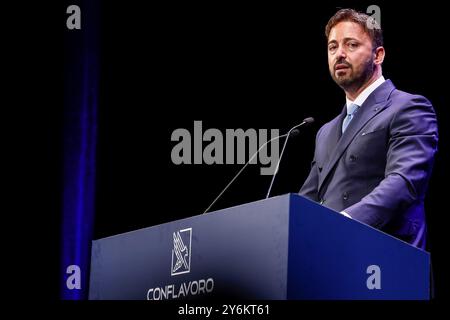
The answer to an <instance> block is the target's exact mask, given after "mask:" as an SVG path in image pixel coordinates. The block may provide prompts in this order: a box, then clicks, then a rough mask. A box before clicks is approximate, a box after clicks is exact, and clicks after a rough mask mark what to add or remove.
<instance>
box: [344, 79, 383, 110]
mask: <svg viewBox="0 0 450 320" xmlns="http://www.w3.org/2000/svg"><path fill="white" fill-rule="evenodd" d="M384 81H385V79H384V77H383V76H381V77H379V78H378V79H377V80H375V81H374V82H373V83H372V84H371V85H370V86H368V87H367V88H365V89H364V90H363V91H362V92H361V93H360V94H359V95H358V96H357V97H356V99H355V101H352V100H350V99H349V98H347V97H345V100H346V101H347V104H346V105H347V112H349V110H350V105H351V104H352V103H353V104H356V105H358V106H362V104H363V103H364V101H366V99H367V98H368V97H369V96H370V94H371V93H372V92H373V91H374V90H375V89H376V88H378V87H379V86H380V85H381V84H382V83H383V82H384Z"/></svg>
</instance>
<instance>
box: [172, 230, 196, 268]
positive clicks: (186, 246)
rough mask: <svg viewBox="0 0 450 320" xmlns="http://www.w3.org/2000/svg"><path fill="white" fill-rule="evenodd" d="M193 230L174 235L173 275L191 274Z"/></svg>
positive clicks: (178, 232)
mask: <svg viewBox="0 0 450 320" xmlns="http://www.w3.org/2000/svg"><path fill="white" fill-rule="evenodd" d="M191 243H192V228H186V229H182V230H179V231H176V232H174V233H173V248H172V267H171V273H170V274H171V275H172V276H175V275H178V274H183V273H189V272H190V271H191Z"/></svg>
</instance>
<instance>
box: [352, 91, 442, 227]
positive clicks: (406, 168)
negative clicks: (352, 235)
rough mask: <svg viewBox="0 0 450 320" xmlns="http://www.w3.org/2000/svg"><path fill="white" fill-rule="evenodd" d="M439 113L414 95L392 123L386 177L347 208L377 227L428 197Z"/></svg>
mask: <svg viewBox="0 0 450 320" xmlns="http://www.w3.org/2000/svg"><path fill="white" fill-rule="evenodd" d="M437 141H438V132H437V122H436V115H435V112H434V110H433V107H432V106H431V104H430V102H429V101H428V100H427V99H425V98H424V97H421V96H414V97H413V99H411V100H410V101H409V104H408V106H407V107H405V108H402V109H401V110H400V111H399V112H398V113H397V114H396V115H395V116H394V117H393V119H392V121H391V123H390V140H389V150H388V154H387V159H386V160H387V162H386V170H385V178H384V179H383V180H382V181H381V182H380V184H379V185H378V186H377V187H376V188H375V189H374V190H373V191H372V192H371V193H369V194H368V195H367V196H365V197H364V198H362V199H361V201H360V202H358V203H355V204H354V205H352V206H350V207H348V208H346V209H344V211H345V212H346V213H348V214H349V215H350V216H351V217H352V218H353V219H356V220H359V221H361V222H364V223H366V224H369V225H371V226H374V227H376V228H380V227H382V226H383V225H385V224H386V223H388V222H389V221H390V220H391V218H392V217H393V216H394V215H395V214H396V213H397V212H400V211H402V210H405V209H407V208H408V207H409V206H410V205H411V204H412V203H413V202H415V201H417V200H418V199H422V200H423V198H424V196H425V191H426V188H427V184H428V180H429V175H430V174H431V169H432V166H433V160H434V154H435V152H436V150H437Z"/></svg>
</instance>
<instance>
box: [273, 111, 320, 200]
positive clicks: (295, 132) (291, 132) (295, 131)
mask: <svg viewBox="0 0 450 320" xmlns="http://www.w3.org/2000/svg"><path fill="white" fill-rule="evenodd" d="M313 122H314V118H312V117H308V118H306V119H304V120H303V121H302V123H300V124H298V125H296V126H294V127H292V128H291V130H289V132H288V133H287V138H286V140H284V144H283V149H281V154H280V158H279V159H278V163H277V166H276V168H275V173H274V174H273V177H272V181H271V182H270V186H269V190H267V195H266V199H267V198H269V195H270V191H271V190H272V186H273V182H274V181H275V177H276V175H277V173H278V169H279V167H280V162H281V158H283V153H284V149H285V148H286V144H287V142H288V140H289V137H290V136H293V137H294V136H297V135H298V134H299V133H300V130H298V129H297V128H298V127H301V126H303V125H305V124H306V125H308V124H311V123H313Z"/></svg>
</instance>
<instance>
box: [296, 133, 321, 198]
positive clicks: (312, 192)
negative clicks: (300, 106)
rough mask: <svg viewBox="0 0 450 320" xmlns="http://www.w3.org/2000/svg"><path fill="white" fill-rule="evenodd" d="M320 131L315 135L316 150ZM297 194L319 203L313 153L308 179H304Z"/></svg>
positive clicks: (315, 164) (317, 174) (317, 180)
mask: <svg viewBox="0 0 450 320" xmlns="http://www.w3.org/2000/svg"><path fill="white" fill-rule="evenodd" d="M321 130H322V129H320V130H319V131H318V132H317V135H316V148H317V140H318V137H319V134H320V132H321ZM316 148H315V149H316ZM298 193H299V194H300V195H301V196H304V197H306V198H308V199H310V200H312V201H315V202H319V173H318V172H317V163H316V155H315V152H314V159H313V161H312V162H311V171H310V172H309V175H308V178H306V180H305V183H304V184H303V186H302V187H301V188H300V191H299V192H298Z"/></svg>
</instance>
